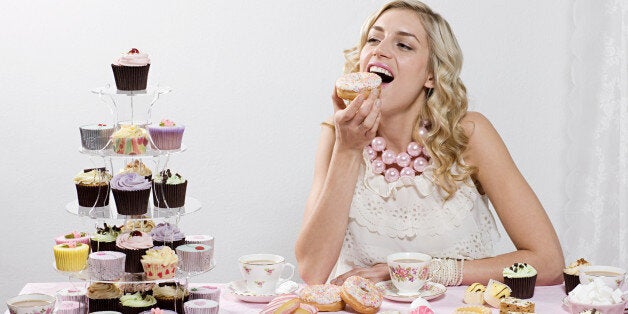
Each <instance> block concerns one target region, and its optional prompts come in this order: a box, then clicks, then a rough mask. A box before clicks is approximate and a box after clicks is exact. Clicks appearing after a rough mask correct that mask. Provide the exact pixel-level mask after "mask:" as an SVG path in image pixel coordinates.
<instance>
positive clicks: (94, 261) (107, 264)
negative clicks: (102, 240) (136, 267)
mask: <svg viewBox="0 0 628 314" xmlns="http://www.w3.org/2000/svg"><path fill="white" fill-rule="evenodd" d="M125 261H126V255H125V254H124V253H122V252H113V251H98V252H94V253H91V254H89V258H88V259H87V265H88V267H89V274H90V278H91V279H95V280H118V279H120V278H122V277H123V276H124V268H125V267H124V265H125Z"/></svg>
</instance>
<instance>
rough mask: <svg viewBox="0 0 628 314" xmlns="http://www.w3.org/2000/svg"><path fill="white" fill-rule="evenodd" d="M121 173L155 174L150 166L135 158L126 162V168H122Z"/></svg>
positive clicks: (146, 175) (145, 175)
mask: <svg viewBox="0 0 628 314" xmlns="http://www.w3.org/2000/svg"><path fill="white" fill-rule="evenodd" d="M120 173H137V174H139V175H141V176H144V177H148V176H150V175H152V174H153V172H152V171H151V170H150V168H148V167H146V165H145V164H144V163H143V162H142V161H141V160H139V159H135V160H133V161H132V162H130V163H128V164H126V166H125V167H124V169H121V170H120Z"/></svg>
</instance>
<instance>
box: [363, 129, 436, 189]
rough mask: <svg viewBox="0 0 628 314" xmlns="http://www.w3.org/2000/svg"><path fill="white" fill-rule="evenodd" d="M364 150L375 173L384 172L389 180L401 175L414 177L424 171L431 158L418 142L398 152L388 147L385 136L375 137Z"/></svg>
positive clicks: (397, 178)
mask: <svg viewBox="0 0 628 314" xmlns="http://www.w3.org/2000/svg"><path fill="white" fill-rule="evenodd" d="M422 128H423V127H422ZM420 131H423V132H419V133H423V134H426V133H427V130H420ZM423 134H421V135H423ZM364 152H365V153H366V154H367V155H368V157H369V161H370V162H371V168H372V169H373V173H375V174H381V173H384V178H385V179H386V181H387V182H395V181H397V180H399V178H401V177H409V178H414V176H416V175H417V173H418V174H421V173H423V171H424V170H425V168H426V167H427V165H428V164H429V160H430V156H429V154H428V152H427V150H426V149H425V147H423V146H421V145H419V144H418V143H417V142H410V144H408V146H407V148H406V151H405V152H402V153H399V154H397V153H395V152H393V151H392V150H390V149H386V140H385V139H384V138H383V137H376V138H374V139H373V140H372V141H371V144H369V145H367V146H366V147H364Z"/></svg>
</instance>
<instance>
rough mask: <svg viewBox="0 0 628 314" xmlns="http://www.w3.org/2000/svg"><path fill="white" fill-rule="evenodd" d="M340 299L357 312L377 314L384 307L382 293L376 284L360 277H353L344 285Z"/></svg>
mask: <svg viewBox="0 0 628 314" xmlns="http://www.w3.org/2000/svg"><path fill="white" fill-rule="evenodd" d="M340 297H341V298H342V300H344V301H345V302H346V303H347V304H348V305H349V306H351V308H353V309H354V310H355V311H356V312H358V313H362V314H374V313H377V311H378V310H379V307H380V306H381V305H382V299H383V297H382V293H381V292H380V290H379V289H378V288H377V287H376V286H375V284H374V283H373V282H372V281H370V280H368V279H366V278H362V277H360V276H351V277H349V278H347V280H345V282H344V283H343V284H342V292H341V293H340Z"/></svg>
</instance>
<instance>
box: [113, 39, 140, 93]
mask: <svg viewBox="0 0 628 314" xmlns="http://www.w3.org/2000/svg"><path fill="white" fill-rule="evenodd" d="M111 69H112V70H113V77H114V79H115V81H116V87H117V88H118V89H119V90H125V91H132V90H144V89H146V85H147V82H148V70H150V58H149V57H148V54H146V53H140V51H139V50H137V49H136V48H132V49H131V50H129V52H127V53H125V54H123V55H122V56H121V57H120V58H117V59H116V60H115V61H114V62H113V63H112V64H111Z"/></svg>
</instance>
